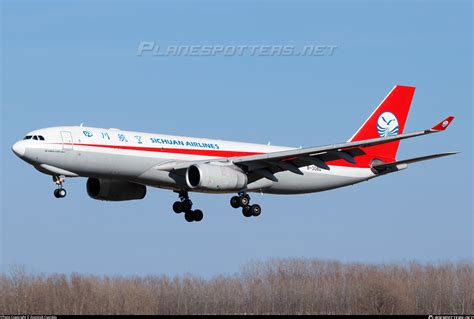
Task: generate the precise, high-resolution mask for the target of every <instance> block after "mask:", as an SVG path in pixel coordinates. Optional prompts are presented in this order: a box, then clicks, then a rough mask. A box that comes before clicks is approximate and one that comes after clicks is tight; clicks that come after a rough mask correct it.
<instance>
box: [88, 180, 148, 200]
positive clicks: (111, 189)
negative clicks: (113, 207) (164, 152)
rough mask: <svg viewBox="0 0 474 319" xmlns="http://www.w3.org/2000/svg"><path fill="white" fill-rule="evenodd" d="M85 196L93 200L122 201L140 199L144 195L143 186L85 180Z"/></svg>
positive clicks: (111, 181) (123, 182) (144, 189)
mask: <svg viewBox="0 0 474 319" xmlns="http://www.w3.org/2000/svg"><path fill="white" fill-rule="evenodd" d="M86 187H87V194H88V195H89V196H90V197H92V198H93V199H99V200H107V201H124V200H133V199H142V198H144V197H145V195H146V187H145V186H144V185H140V184H135V183H131V182H127V181H117V180H111V179H101V178H89V179H87V184H86Z"/></svg>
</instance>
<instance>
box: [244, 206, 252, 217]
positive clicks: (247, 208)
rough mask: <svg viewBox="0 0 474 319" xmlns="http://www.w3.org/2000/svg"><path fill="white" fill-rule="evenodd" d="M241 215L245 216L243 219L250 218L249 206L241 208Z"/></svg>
mask: <svg viewBox="0 0 474 319" xmlns="http://www.w3.org/2000/svg"><path fill="white" fill-rule="evenodd" d="M242 214H243V215H244V216H245V217H251V216H252V210H251V209H250V206H248V205H247V206H244V207H242Z"/></svg>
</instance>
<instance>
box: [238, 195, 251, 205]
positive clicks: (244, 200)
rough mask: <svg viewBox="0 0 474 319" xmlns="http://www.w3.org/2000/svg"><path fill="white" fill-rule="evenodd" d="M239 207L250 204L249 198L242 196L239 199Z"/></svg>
mask: <svg viewBox="0 0 474 319" xmlns="http://www.w3.org/2000/svg"><path fill="white" fill-rule="evenodd" d="M239 203H240V207H245V206H248V204H249V203H250V197H249V196H248V195H243V196H240V197H239Z"/></svg>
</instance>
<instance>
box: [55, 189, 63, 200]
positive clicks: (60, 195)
mask: <svg viewBox="0 0 474 319" xmlns="http://www.w3.org/2000/svg"><path fill="white" fill-rule="evenodd" d="M54 197H56V198H64V197H66V190H65V189H64V188H57V189H55V190H54Z"/></svg>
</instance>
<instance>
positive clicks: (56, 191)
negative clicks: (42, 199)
mask: <svg viewBox="0 0 474 319" xmlns="http://www.w3.org/2000/svg"><path fill="white" fill-rule="evenodd" d="M54 197H56V198H59V197H60V196H59V189H55V190H54Z"/></svg>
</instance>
